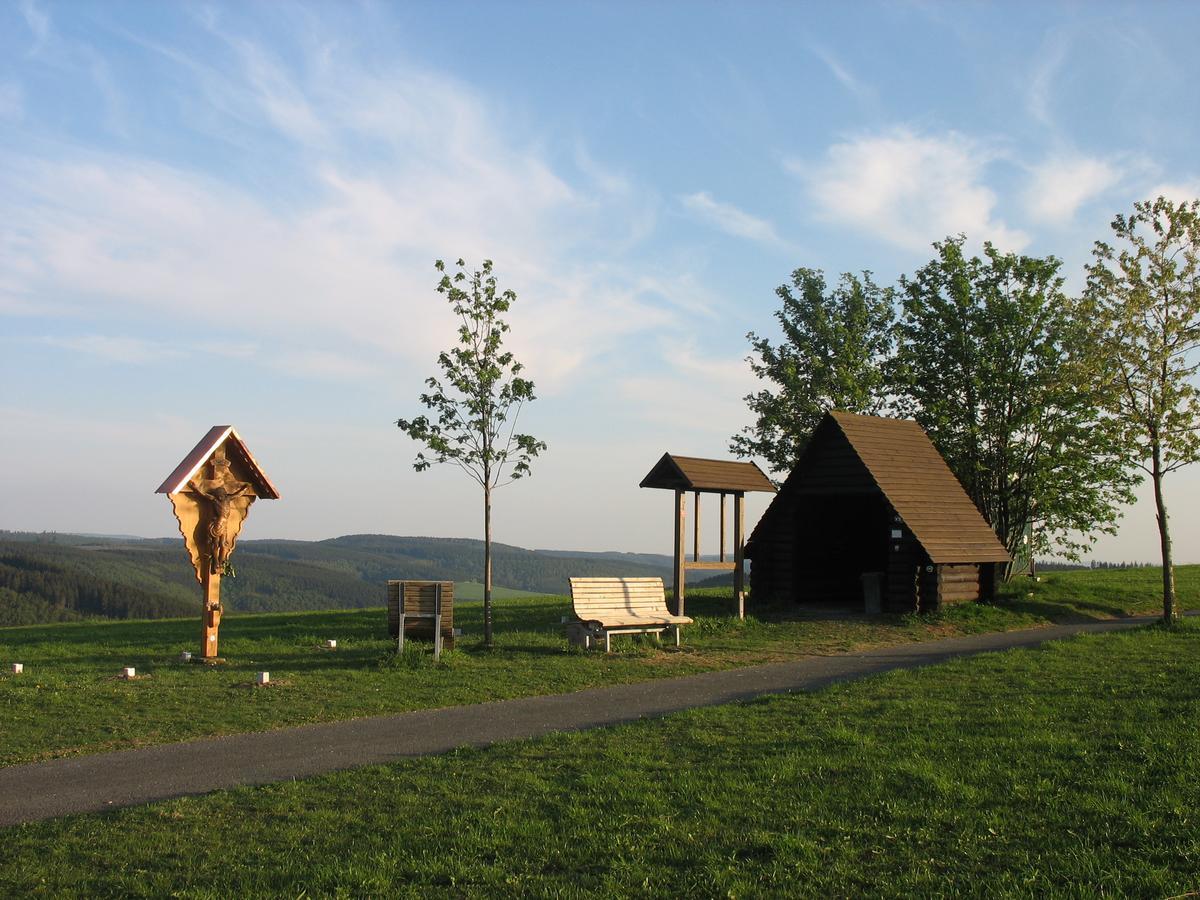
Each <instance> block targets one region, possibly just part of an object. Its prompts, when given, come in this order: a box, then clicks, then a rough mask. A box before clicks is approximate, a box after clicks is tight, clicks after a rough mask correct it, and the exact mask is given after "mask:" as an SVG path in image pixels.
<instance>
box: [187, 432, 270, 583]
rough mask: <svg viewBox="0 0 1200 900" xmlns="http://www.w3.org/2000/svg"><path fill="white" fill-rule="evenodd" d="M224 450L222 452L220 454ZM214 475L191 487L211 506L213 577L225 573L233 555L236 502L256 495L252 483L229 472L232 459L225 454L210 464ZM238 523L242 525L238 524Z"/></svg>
mask: <svg viewBox="0 0 1200 900" xmlns="http://www.w3.org/2000/svg"><path fill="white" fill-rule="evenodd" d="M222 449H223V448H219V449H218V453H220V452H221V450H222ZM209 468H210V469H211V470H212V474H211V476H210V477H209V478H206V479H203V480H200V479H196V478H193V479H191V481H189V482H188V487H189V488H190V489H191V490H192V491H194V492H195V493H197V494H199V495H200V496H201V497H204V498H205V499H206V500H207V501H208V503H209V509H210V510H211V512H210V514H209V520H208V526H207V528H206V531H207V533H208V547H207V550H208V554H207V555H208V567H209V568H208V570H209V571H210V572H212V573H213V574H220V573H222V572H224V571H225V566H226V565H228V563H229V555H230V554H231V553H233V534H232V533H231V532H232V531H233V529H231V528H230V524H231V521H232V514H233V512H234V509H235V505H234V503H233V500H234V499H235V498H236V497H244V496H246V495H247V494H252V493H253V491H254V486H253V485H251V484H250V482H248V481H237V480H236V479H234V477H233V475H232V473H231V472H230V471H229V460H227V459H225V457H224V455H223V454H221V455H220V456H219V457H218V456H214V457H213V459H211V460H210V461H209ZM237 524H240V522H239V523H237Z"/></svg>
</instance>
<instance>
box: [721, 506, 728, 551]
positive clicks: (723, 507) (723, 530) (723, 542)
mask: <svg viewBox="0 0 1200 900" xmlns="http://www.w3.org/2000/svg"><path fill="white" fill-rule="evenodd" d="M727 496H729V495H728V494H726V493H725V492H724V491H721V562H725V517H726V516H725V498H726V497H727Z"/></svg>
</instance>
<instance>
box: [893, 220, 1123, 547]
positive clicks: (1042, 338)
mask: <svg viewBox="0 0 1200 900" xmlns="http://www.w3.org/2000/svg"><path fill="white" fill-rule="evenodd" d="M964 241H965V238H964V237H962V236H959V237H957V238H947V239H946V240H945V241H942V242H940V243H935V244H934V248H935V249H936V251H937V257H936V258H935V259H933V260H932V261H931V262H930V263H928V264H927V265H926V266H924V267H923V268H921V269H919V270H918V271H917V272H916V273H915V274H914V275H913V277H912V278H908V277H904V278H901V280H900V294H901V298H902V312H901V314H900V318H899V322H898V325H897V332H898V338H897V350H896V356H895V358H894V360H893V361H892V363H891V365H890V368H889V372H890V380H891V382H892V386H893V389H894V390H895V391H896V394H897V401H896V402H897V407H898V409H899V411H900V412H901V413H903V414H906V415H911V416H912V417H914V418H916V419H917V421H918V422H920V424H921V425H922V427H924V428H925V430H926V431H927V432H928V434H929V437H930V439H931V440H932V441H933V443H934V445H935V446H936V447H937V448H938V450H939V452H941V454H942V456H943V457H944V458H945V459H946V462H947V464H948V465H949V466H950V468H951V470H952V471H953V472H954V474H955V475H956V476H958V479H959V481H961V482H962V485H963V487H964V488H965V489H966V491H967V494H968V495H970V497H971V499H972V500H973V501H974V502H975V504H976V506H978V507H979V510H980V512H981V513H983V516H984V518H986V519H987V521H988V522H989V523H990V524H991V526H992V527H993V528H994V529H995V530H996V533H997V535H998V536H999V537H1000V540H1001V541H1002V542H1003V543H1004V545H1005V547H1006V548H1007V549H1008V551H1009V552H1010V553H1012V554H1013V555H1014V556H1016V555H1017V551H1018V550H1026V551H1028V553H1030V554H1033V553H1040V552H1047V551H1049V550H1051V549H1052V548H1057V550H1058V551H1059V552H1062V553H1064V554H1065V555H1067V556H1069V557H1072V558H1076V557H1077V556H1078V553H1079V551H1080V550H1082V549H1084V548H1086V547H1087V546H1089V545H1090V544H1091V542H1092V541H1094V539H1095V537H1096V534H1097V532H1103V533H1108V534H1111V533H1113V532H1114V531H1115V529H1116V525H1115V523H1116V520H1117V518H1118V517H1119V515H1120V506H1121V505H1122V504H1124V503H1128V502H1129V501H1130V499H1131V488H1132V483H1133V481H1134V480H1135V479H1133V478H1131V477H1130V475H1129V471H1128V467H1127V466H1126V465H1125V464H1124V462H1123V459H1122V454H1121V449H1120V442H1119V440H1118V437H1119V436H1118V434H1117V431H1116V429H1115V428H1114V427H1113V423H1112V422H1111V420H1110V419H1109V418H1107V417H1105V416H1104V414H1103V412H1102V409H1101V406H1102V405H1101V402H1100V396H1099V393H1098V392H1097V391H1095V390H1094V389H1093V385H1094V384H1095V379H1094V377H1093V374H1094V373H1093V372H1092V369H1091V368H1090V363H1091V360H1092V359H1093V358H1092V357H1091V356H1090V355H1089V354H1088V353H1087V352H1086V351H1087V347H1088V345H1089V341H1088V338H1087V328H1086V323H1085V322H1083V321H1082V320H1081V319H1080V318H1079V317H1077V316H1076V315H1074V314H1073V310H1072V308H1071V304H1070V303H1069V302H1068V298H1066V297H1065V296H1064V294H1063V291H1062V285H1063V279H1062V276H1061V275H1060V274H1059V268H1060V266H1061V263H1060V262H1059V260H1057V259H1055V258H1054V257H1052V256H1051V257H1046V258H1044V259H1040V258H1035V257H1029V256H1018V255H1016V254H1013V253H1001V252H999V251H998V250H996V249H995V248H994V247H993V246H991V245H990V244H985V245H984V254H983V257H982V258H980V257H977V256H975V257H971V258H968V257H967V256H966V255H965V254H964V253H963V243H964ZM1027 526H1032V528H1029V527H1027ZM1027 533H1030V534H1031V538H1030V539H1031V540H1032V542H1033V546H1031V547H1027V548H1026V547H1022V546H1021V544H1022V542H1023V541H1024V540H1025V539H1026V534H1027Z"/></svg>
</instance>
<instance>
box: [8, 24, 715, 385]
mask: <svg viewBox="0 0 1200 900" xmlns="http://www.w3.org/2000/svg"><path fill="white" fill-rule="evenodd" d="M214 27H215V26H214ZM229 40H230V41H232V42H233V44H235V45H236V53H235V54H234V56H233V57H232V58H234V59H235V60H236V61H237V64H236V65H234V66H233V67H231V68H230V69H228V70H226V71H221V70H218V69H216V68H214V67H209V66H201V65H198V64H194V63H193V62H192V61H191V60H190V58H189V57H188V56H186V55H184V54H180V53H176V52H173V51H171V52H167V50H160V51H158V52H159V53H160V55H161V56H162V58H163V59H165V60H169V61H170V62H171V63H174V64H176V65H177V66H178V67H179V74H180V75H181V76H184V77H185V78H188V79H191V84H193V85H194V87H195V89H196V90H197V91H198V92H199V93H200V94H201V95H202V96H203V97H204V98H206V99H213V100H214V101H218V102H214V104H213V105H212V107H211V110H212V111H213V114H214V115H216V116H220V117H224V121H225V127H226V128H227V130H228V131H229V132H230V134H231V135H233V137H232V138H231V139H232V140H236V139H237V138H236V135H237V134H238V133H239V132H241V133H244V131H245V126H246V124H252V125H254V126H255V127H259V128H265V129H268V130H269V131H270V132H271V134H272V136H273V137H274V138H276V140H277V141H279V142H281V143H282V145H283V146H285V147H288V148H290V151H291V152H293V153H294V158H292V159H290V160H289V165H291V166H292V167H293V168H294V169H295V177H294V178H293V179H292V180H291V182H290V183H289V190H290V191H292V192H293V194H294V197H293V198H291V200H290V202H289V203H288V205H287V208H285V209H280V208H276V207H275V205H274V204H272V203H271V201H270V200H267V199H261V198H260V194H259V193H258V190H257V187H258V186H255V185H250V186H247V185H243V184H241V183H240V182H238V181H236V180H234V179H223V178H222V177H221V176H220V175H219V174H200V173H199V172H197V171H194V170H189V169H185V168H182V167H180V166H175V165H166V164H159V163H154V162H150V161H147V160H146V159H144V158H140V157H136V156H122V155H116V154H101V153H83V152H80V153H76V154H74V155H71V154H66V155H64V156H63V157H61V158H54V159H50V158H40V159H39V158H33V157H29V156H24V157H23V156H16V155H7V156H5V157H3V158H2V159H0V273H3V274H2V275H0V304H3V306H4V307H5V308H6V309H7V311H9V312H14V311H19V310H20V309H21V308H22V307H23V306H28V304H29V303H33V302H34V301H32V300H31V298H38V299H37V301H36V304H37V305H39V306H41V307H42V308H48V307H49V306H50V305H51V304H53V303H56V302H62V301H63V299H64V298H70V301H71V304H73V305H75V306H76V307H77V308H78V309H79V310H80V312H81V314H83V315H86V316H91V315H94V311H95V310H97V309H100V308H104V309H114V310H125V311H132V312H133V313H134V314H135V315H151V316H153V317H155V319H156V320H157V321H158V322H160V323H161V324H162V325H163V327H169V328H172V329H175V330H178V331H182V332H184V333H195V330H196V329H197V328H200V327H203V323H205V322H208V321H213V320H216V321H220V322H222V323H226V324H227V325H228V327H229V328H231V329H233V330H234V331H235V332H237V330H238V329H240V330H241V334H237V333H235V334H234V335H233V337H232V339H233V340H234V342H235V343H240V344H247V343H251V344H256V343H260V336H261V335H263V334H267V333H269V334H271V336H272V342H273V344H274V345H275V346H274V348H273V353H272V354H258V358H260V359H261V360H262V362H263V364H264V365H268V366H272V367H276V368H280V369H282V370H285V371H290V372H295V373H303V374H305V375H306V376H314V377H331V378H336V379H347V378H355V377H358V378H370V377H373V376H374V374H375V369H374V368H373V365H374V363H373V361H372V357H373V356H380V357H382V356H385V355H386V356H388V357H391V358H397V357H398V358H400V359H401V360H405V361H407V362H408V363H409V364H413V365H415V364H417V363H419V364H420V365H422V366H425V365H428V364H429V363H430V362H431V360H432V356H433V353H432V351H431V349H430V348H433V347H440V346H442V345H444V344H445V343H446V342H447V341H448V340H452V338H453V322H452V321H451V319H450V317H449V314H448V312H447V310H446V306H445V303H444V301H443V300H442V298H441V297H439V296H438V295H437V294H436V293H435V292H434V291H433V285H434V284H435V282H436V277H435V273H434V271H433V268H432V262H433V260H434V259H435V258H448V259H453V258H456V257H458V256H463V257H464V258H466V259H468V260H469V261H476V262H477V261H479V260H481V259H482V258H484V257H490V258H494V259H496V260H497V262H498V265H499V270H500V275H501V280H502V283H503V285H504V286H505V287H513V288H515V289H517V290H518V293H519V294H520V297H521V302H520V303H519V304H518V305H517V306H516V307H514V311H513V316H514V317H516V318H518V319H520V320H521V322H522V327H521V328H520V329H518V330H514V338H513V340H514V346H517V347H520V348H522V349H523V350H524V351H525V353H524V356H523V360H524V361H525V362H526V364H527V367H528V369H529V371H530V374H532V375H534V376H535V377H536V378H537V380H538V384H539V389H541V390H545V391H547V392H552V391H554V390H556V389H560V388H561V386H562V385H563V384H565V383H566V381H567V380H568V379H570V378H571V377H574V375H575V374H576V373H578V372H580V371H581V370H582V369H584V368H585V367H586V366H587V365H588V363H589V360H592V359H595V358H597V357H599V356H601V355H603V353H604V352H605V350H606V348H608V347H610V346H612V345H613V344H614V343H615V342H618V341H621V340H623V339H625V338H626V337H627V336H629V335H632V334H637V333H639V332H644V331H650V330H653V329H657V328H661V327H664V326H665V325H667V324H668V323H670V322H672V321H673V320H674V319H675V318H676V316H677V315H678V311H679V310H680V309H682V308H684V307H685V305H686V304H685V303H683V302H679V301H678V298H676V297H672V296H670V295H669V293H668V292H666V291H660V290H655V289H654V288H653V286H650V285H648V284H647V283H646V271H645V268H644V267H633V266H624V265H622V264H621V263H620V262H615V261H613V262H609V263H607V264H605V265H600V264H597V263H596V262H595V260H594V259H593V255H594V251H595V247H596V245H597V240H598V239H604V240H609V241H611V235H610V234H609V233H608V232H609V231H610V229H611V224H610V223H611V222H612V221H613V220H617V221H628V220H630V219H633V218H637V217H639V216H642V215H643V214H644V213H645V211H646V209H647V208H648V207H647V204H646V203H645V200H644V196H643V195H644V192H641V191H638V190H637V189H635V188H634V187H632V186H631V185H630V184H629V182H628V180H627V179H622V178H620V177H618V176H613V175H611V174H606V173H604V172H603V171H602V170H601V168H600V167H598V166H596V165H594V164H588V165H586V166H585V168H586V171H585V172H583V177H582V178H580V179H577V181H575V182H573V180H572V178H571V176H570V175H569V174H567V173H564V172H562V171H560V170H558V169H556V168H555V167H554V166H553V165H552V164H551V163H550V162H549V161H548V159H547V158H546V157H545V155H544V153H543V152H542V151H541V149H540V148H539V146H538V144H537V142H536V140H535V139H532V138H527V137H526V136H525V135H524V134H514V133H510V130H508V129H507V128H506V125H505V122H504V121H503V120H501V119H499V118H497V117H496V116H495V115H494V114H493V113H492V111H491V109H490V108H489V105H488V104H487V103H486V102H484V100H483V99H482V98H481V97H480V96H479V95H478V94H477V93H476V92H475V91H473V90H472V89H470V88H467V87H465V86H463V85H461V84H460V83H458V82H455V81H454V80H452V79H448V78H442V77H439V76H436V75H434V74H432V73H429V72H422V71H414V70H411V69H408V68H404V67H400V66H396V67H394V68H390V69H381V68H369V69H368V68H366V67H363V66H360V65H358V64H357V61H356V60H355V59H354V58H353V57H352V56H346V57H343V58H339V59H335V60H334V61H333V62H332V63H331V62H330V61H329V60H328V59H326V58H324V56H325V55H326V54H327V53H328V52H329V51H328V50H327V49H325V50H322V58H321V59H310V60H307V61H306V62H305V63H304V64H302V65H301V66H292V67H288V66H285V65H284V64H283V63H282V62H280V60H279V59H278V58H275V57H273V56H271V55H269V54H267V53H266V52H264V51H262V50H260V49H259V48H257V47H256V46H255V45H254V44H252V43H250V42H248V41H246V40H245V39H243V38H240V37H234V38H230V39H229ZM151 49H157V48H151ZM167 49H169V48H167ZM305 65H307V66H309V67H320V68H321V77H320V78H315V77H308V74H306V73H307V72H308V70H307V69H305V68H304V66H305ZM256 111H257V112H256ZM318 145H319V146H318ZM364 146H367V147H369V148H370V152H369V153H367V154H366V155H364V154H362V152H361V151H362V148H363V147H364ZM314 147H316V150H317V151H318V152H310V151H313V150H314ZM586 159H587V157H586V155H578V154H577V156H576V163H577V164H579V163H580V161H581V160H586ZM623 210H625V211H628V212H629V213H630V215H621V212H622V211H623ZM614 213H615V214H616V215H614ZM650 215H651V220H652V218H653V215H652V212H651V214H650ZM3 223H8V225H7V226H5V225H4V224H3ZM647 227H648V228H652V227H653V226H652V222H651V224H650V225H648V226H647ZM628 237H629V236H628V235H621V236H619V239H621V240H624V239H627V238H628ZM654 277H655V278H661V281H662V283H663V284H673V285H676V286H678V285H679V284H680V282H682V281H683V279H681V278H680V277H678V275H677V274H675V273H672V272H670V271H669V270H668V271H662V272H661V273H658V274H656V275H655V276H654ZM680 293H681V294H683V293H685V292H684V291H680ZM688 302H690V303H692V304H695V303H696V302H697V301H696V300H695V299H694V298H691V299H689V301H688ZM581 335H586V336H587V339H586V340H580V336H581ZM314 336H319V339H320V341H321V342H322V346H321V348H320V350H319V352H313V350H312V342H313V337H314ZM98 347H99V345H97V348H98ZM118 349H119V348H118V347H117V345H113V352H114V356H119V355H120V354H119V353H118V352H117V351H118ZM125 349H128V350H130V352H131V353H133V350H134V348H132V347H126V348H125ZM97 352H98V350H97ZM134 355H136V354H134Z"/></svg>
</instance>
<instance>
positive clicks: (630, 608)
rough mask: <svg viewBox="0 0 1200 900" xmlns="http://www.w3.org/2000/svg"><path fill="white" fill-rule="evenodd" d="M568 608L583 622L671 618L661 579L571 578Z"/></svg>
mask: <svg viewBox="0 0 1200 900" xmlns="http://www.w3.org/2000/svg"><path fill="white" fill-rule="evenodd" d="M571 605H572V607H574V610H575V615H576V616H578V617H579V618H580V619H583V620H584V621H592V620H595V621H599V622H603V621H605V619H608V618H617V617H622V616H631V615H634V616H637V615H640V616H665V615H670V610H668V609H667V597H666V592H665V591H664V589H663V580H662V579H661V578H572V579H571Z"/></svg>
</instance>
